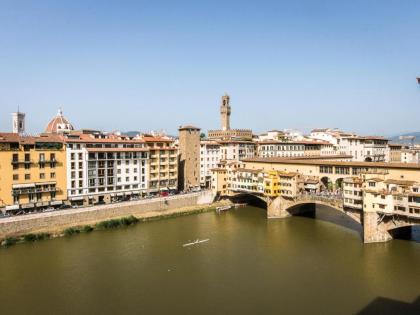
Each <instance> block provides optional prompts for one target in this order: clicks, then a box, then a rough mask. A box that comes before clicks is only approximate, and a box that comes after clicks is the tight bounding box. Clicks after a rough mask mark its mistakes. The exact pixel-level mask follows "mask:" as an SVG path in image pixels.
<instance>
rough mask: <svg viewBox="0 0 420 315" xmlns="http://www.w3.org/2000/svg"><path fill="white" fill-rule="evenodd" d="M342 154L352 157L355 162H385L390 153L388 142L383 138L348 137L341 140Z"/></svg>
mask: <svg viewBox="0 0 420 315" xmlns="http://www.w3.org/2000/svg"><path fill="white" fill-rule="evenodd" d="M340 150H341V152H340V153H341V154H345V155H352V156H353V161H358V162H385V160H386V157H387V156H389V153H388V150H389V148H388V140H387V139H385V138H383V137H375V136H370V137H361V136H347V137H342V138H341V140H340Z"/></svg>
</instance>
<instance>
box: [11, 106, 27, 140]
mask: <svg viewBox="0 0 420 315" xmlns="http://www.w3.org/2000/svg"><path fill="white" fill-rule="evenodd" d="M12 120H13V121H12V123H13V133H18V134H24V133H25V113H21V112H20V111H19V109H18V111H17V112H16V113H12Z"/></svg>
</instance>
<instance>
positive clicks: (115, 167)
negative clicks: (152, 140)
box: [63, 133, 149, 205]
mask: <svg viewBox="0 0 420 315" xmlns="http://www.w3.org/2000/svg"><path fill="white" fill-rule="evenodd" d="M63 138H64V141H65V143H66V155H67V159H66V160H67V194H68V198H69V200H70V201H71V203H72V204H77V205H89V204H96V203H109V202H112V201H116V200H119V199H123V198H131V197H132V196H144V195H145V194H146V193H147V192H148V178H149V175H148V172H149V165H148V161H149V149H148V148H146V146H145V142H144V141H142V140H132V139H129V138H126V137H117V136H112V135H104V134H102V133H94V134H68V135H66V136H64V137H63Z"/></svg>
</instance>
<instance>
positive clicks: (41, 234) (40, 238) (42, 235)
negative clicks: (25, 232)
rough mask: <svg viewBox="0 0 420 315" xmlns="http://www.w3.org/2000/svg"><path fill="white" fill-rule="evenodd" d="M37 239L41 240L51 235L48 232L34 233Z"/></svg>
mask: <svg viewBox="0 0 420 315" xmlns="http://www.w3.org/2000/svg"><path fill="white" fill-rule="evenodd" d="M35 236H36V240H37V241H42V240H45V239H48V238H50V237H51V234H50V233H38V234H36V235H35Z"/></svg>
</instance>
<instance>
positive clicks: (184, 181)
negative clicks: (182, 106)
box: [178, 126, 201, 190]
mask: <svg viewBox="0 0 420 315" xmlns="http://www.w3.org/2000/svg"><path fill="white" fill-rule="evenodd" d="M178 130H179V164H178V168H179V169H178V174H179V178H178V189H179V190H191V189H194V188H198V187H200V130H201V129H200V128H197V127H194V126H181V127H179V129H178Z"/></svg>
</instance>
